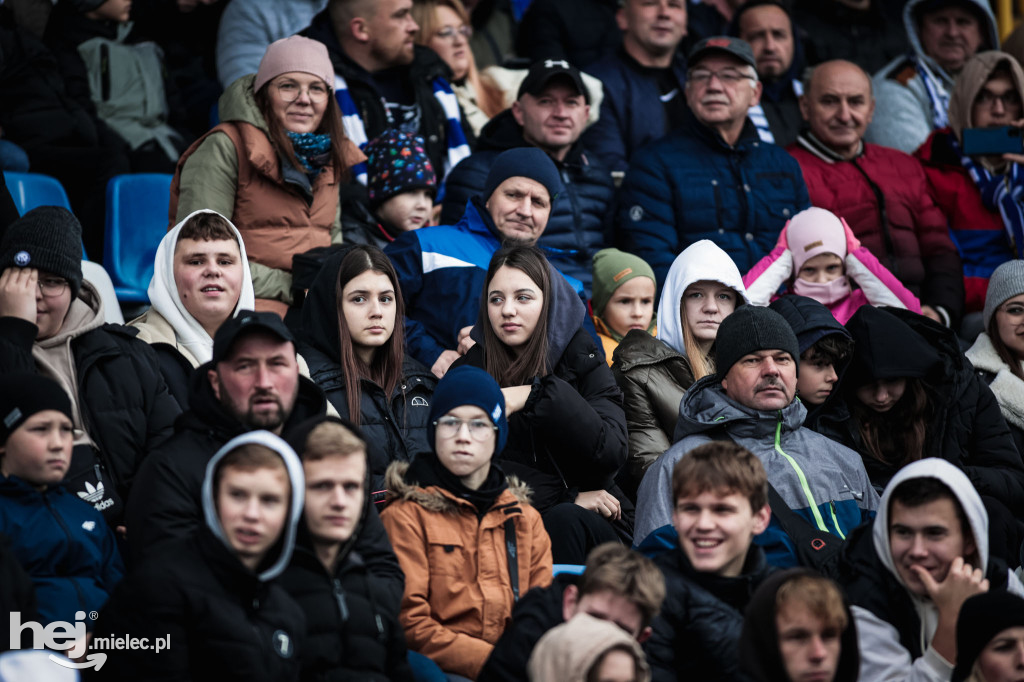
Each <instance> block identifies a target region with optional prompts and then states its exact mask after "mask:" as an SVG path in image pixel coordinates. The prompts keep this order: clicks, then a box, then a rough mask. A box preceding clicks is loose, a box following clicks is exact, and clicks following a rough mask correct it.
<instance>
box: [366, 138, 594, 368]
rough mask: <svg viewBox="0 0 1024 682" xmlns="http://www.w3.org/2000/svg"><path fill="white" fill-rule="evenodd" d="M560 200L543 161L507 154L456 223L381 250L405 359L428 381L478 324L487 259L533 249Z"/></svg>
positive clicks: (525, 150)
mask: <svg viewBox="0 0 1024 682" xmlns="http://www.w3.org/2000/svg"><path fill="white" fill-rule="evenodd" d="M561 192H562V181H561V180H560V179H559V177H558V169H557V168H555V164H554V162H553V161H552V160H551V158H550V157H549V156H548V155H547V154H545V153H544V152H543V151H541V150H540V149H538V148H536V147H519V148H517V149H510V150H509V151H507V152H503V153H501V154H499V155H498V156H497V157H496V158H495V159H494V162H493V163H492V164H491V171H490V173H488V174H487V179H486V182H485V183H484V186H483V188H482V191H481V192H480V193H479V194H477V195H476V196H474V197H472V198H471V199H470V200H469V202H468V203H467V204H466V210H465V213H463V215H462V218H461V219H459V221H458V222H457V223H455V224H454V225H435V226H433V227H426V228H420V229H419V230H412V231H410V232H406V233H404V234H402V235H401V236H400V237H399V238H398V239H396V240H395V241H393V242H392V243H391V244H389V245H388V247H387V248H386V249H385V250H384V252H385V253H386V254H388V256H389V257H390V258H391V262H392V263H394V265H395V271H396V272H397V273H398V280H399V282H400V283H401V286H402V296H403V297H404V299H405V315H406V318H405V341H406V344H407V351H408V352H409V353H412V355H413V357H415V358H416V359H417V360H419V361H420V362H422V363H423V364H425V365H427V366H429V367H430V368H431V370H432V371H433V372H434V374H436V375H437V376H439V377H440V376H443V375H444V373H445V372H447V371H448V367H449V366H450V365H451V364H452V363H453V362H455V360H456V359H458V357H459V353H458V351H457V350H456V348H457V347H458V345H459V343H460V341H461V340H462V338H463V337H465V336H467V335H468V330H467V329H466V328H467V327H468V326H470V325H472V324H473V323H474V322H476V318H477V313H478V312H479V308H480V294H481V291H482V290H483V287H484V278H485V277H486V274H487V266H488V264H489V263H490V261H491V256H493V255H494V252H495V251H497V250H498V249H499V248H501V246H502V244H503V243H506V244H507V243H509V242H515V243H520V244H536V243H537V240H538V239H539V238H540V236H541V235H542V234H543V233H544V230H545V228H546V227H547V225H548V218H549V216H550V215H551V211H552V206H553V204H554V202H555V200H556V199H557V197H558V195H559V194H560V193H561ZM567 279H570V282H572V283H573V284H574V286H575V287H576V289H577V291H579V292H582V286H581V285H580V283H579V282H578V281H576V280H573V279H571V278H567Z"/></svg>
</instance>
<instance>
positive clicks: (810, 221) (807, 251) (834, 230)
mask: <svg viewBox="0 0 1024 682" xmlns="http://www.w3.org/2000/svg"><path fill="white" fill-rule="evenodd" d="M786 243H787V244H789V251H790V253H792V254H793V270H794V271H795V272H800V268H802V267H803V265H804V263H805V262H807V261H809V260H810V259H812V258H814V257H815V256H818V255H821V254H823V253H834V254H835V255H837V256H839V257H840V258H842V259H845V258H846V231H845V230H844V229H843V223H842V221H841V220H840V219H839V218H838V217H836V215H835V214H834V213H832V212H831V211H826V210H825V209H823V208H813V207H812V208H808V209H806V210H803V211H800V212H799V213H797V214H796V215H795V216H793V218H792V220H790V221H789V224H788V225H786Z"/></svg>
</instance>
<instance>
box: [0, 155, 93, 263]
mask: <svg viewBox="0 0 1024 682" xmlns="http://www.w3.org/2000/svg"><path fill="white" fill-rule="evenodd" d="M4 183H5V184H6V185H7V192H8V193H9V194H10V195H11V199H13V200H14V206H15V208H17V209H18V214H19V215H25V214H26V213H28V212H29V211H31V210H32V209H33V208H38V207H40V206H62V207H64V208H66V209H68V210H69V211H70V210H71V202H70V201H68V193H67V192H65V191H64V185H62V184H60V180H58V179H57V178H54V177H51V176H49V175H43V174H42V173H16V172H14V171H4ZM82 260H89V258H88V256H87V255H86V253H85V244H83V245H82Z"/></svg>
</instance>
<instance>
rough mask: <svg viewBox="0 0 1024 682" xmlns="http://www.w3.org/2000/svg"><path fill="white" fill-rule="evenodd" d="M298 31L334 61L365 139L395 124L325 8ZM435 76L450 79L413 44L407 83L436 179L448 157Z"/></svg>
mask: <svg viewBox="0 0 1024 682" xmlns="http://www.w3.org/2000/svg"><path fill="white" fill-rule="evenodd" d="M300 35H304V36H306V37H307V38H312V39H313V40H318V41H320V42H321V43H323V44H324V45H326V46H327V52H328V54H329V55H330V57H331V64H333V65H334V73H335V74H337V75H339V76H341V77H342V78H344V79H345V81H346V83H348V91H349V94H351V95H352V99H353V101H355V103H356V107H357V108H358V109H359V118H360V119H362V121H363V126H364V127H365V129H366V137H367V139H369V140H372V139H373V138H375V137H377V136H378V135H380V134H381V133H382V132H384V131H385V130H387V129H388V128H393V127H395V126H394V125H393V124H391V123H389V122H388V113H387V110H386V108H385V107H384V99H383V98H382V97H381V93H380V91H379V90H378V89H377V86H376V84H375V83H374V81H373V75H372V74H370V73H369V72H368V71H367V70H366V69H364V68H363V67H361V66H359V65H358V64H356V63H355V62H354V61H352V60H351V59H350V58H349V57H348V55H346V54H345V52H344V50H342V48H341V45H340V44H339V43H338V38H337V37H336V36H335V34H334V25H333V23H332V22H331V17H330V15H329V14H328V12H327V10H326V9H325V10H324V11H322V12H320V13H319V14H317V15H316V16H315V17H313V22H312V23H311V24H310V25H309V27H307V28H305V29H303V30H302V31H300ZM435 78H444V79H445V80H449V81H450V80H451V69H449V68H448V65H447V64H445V63H444V62H443V61H442V60H441V58H440V57H439V56H437V53H436V52H434V51H433V50H431V49H430V48H428V47H422V46H420V45H417V46H416V48H415V53H414V56H413V60H412V63H411V64H410V65H409V71H408V80H409V84H410V85H411V87H412V89H413V92H414V93H415V95H414V96H415V99H416V104H418V105H419V107H420V114H421V119H420V128H419V130H418V131H417V134H418V135H420V136H421V137H423V139H424V141H425V142H426V150H427V156H428V157H430V163H431V164H433V166H434V170H435V171H436V172H437V177H438V180H440V179H441V178H442V176H443V175H444V169H445V164H446V162H447V160H448V119H447V117H446V116H445V112H444V109H443V108H442V107H441V103H440V102H438V101H437V98H436V97H434V87H433V81H434V79H435ZM466 128H467V126H463V130H466ZM467 137H469V138H471V136H467Z"/></svg>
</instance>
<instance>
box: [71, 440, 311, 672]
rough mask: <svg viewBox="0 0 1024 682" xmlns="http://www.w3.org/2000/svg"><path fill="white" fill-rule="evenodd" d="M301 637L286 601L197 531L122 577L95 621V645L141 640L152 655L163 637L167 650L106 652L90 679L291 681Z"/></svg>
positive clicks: (298, 614)
mask: <svg viewBox="0 0 1024 682" xmlns="http://www.w3.org/2000/svg"><path fill="white" fill-rule="evenodd" d="M211 454H212V453H211ZM305 630H306V622H305V617H304V616H303V614H302V611H301V609H299V607H298V605H297V604H296V603H295V602H294V601H292V599H291V597H289V596H288V595H287V593H285V591H284V590H282V589H281V588H280V587H278V586H277V585H275V584H273V583H268V582H263V581H261V580H260V579H259V577H258V576H257V575H256V574H255V573H254V572H253V571H251V570H249V569H247V568H245V567H244V566H243V565H242V563H241V561H239V559H238V557H237V556H236V555H235V554H234V553H233V552H231V551H230V550H229V549H228V548H227V547H226V546H225V544H224V543H223V542H221V541H220V540H218V539H217V538H216V537H214V535H213V533H212V532H211V531H210V530H209V529H208V528H207V527H206V526H205V525H204V526H203V527H202V528H200V529H198V532H197V533H195V534H194V535H193V536H192V537H187V538H182V539H178V540H175V541H173V542H171V543H168V544H167V545H165V546H163V547H161V551H160V552H158V553H156V554H154V555H153V556H152V557H149V558H148V559H147V561H146V562H144V563H143V564H142V565H141V566H139V567H137V568H136V570H135V571H134V572H132V573H131V574H129V577H128V578H126V579H125V580H124V581H123V582H122V583H121V585H120V586H119V587H118V589H117V590H115V592H114V595H113V596H112V597H111V598H110V601H108V602H107V605H106V606H105V607H104V608H103V610H102V612H101V613H100V617H99V619H98V620H97V621H96V628H95V631H94V635H95V636H96V637H112V636H125V635H130V636H131V637H148V638H149V642H150V646H151V647H152V646H154V643H155V642H156V640H157V638H162V637H167V636H169V637H170V646H169V647H168V648H167V649H166V650H165V651H161V652H160V653H159V654H156V653H154V652H153V651H152V650H117V651H113V652H111V653H110V654H109V657H108V659H107V662H106V665H104V666H103V669H102V672H99V673H97V672H95V671H93V679H98V680H140V681H141V680H153V679H167V680H189V681H190V682H201V681H203V680H210V681H211V682H214V681H216V682H227V681H228V680H239V681H242V680H244V681H245V682H259V681H260V680H266V681H267V682H285V681H288V680H297V679H298V673H299V661H300V660H301V656H302V655H303V654H302V641H303V638H304V635H305ZM87 679H88V678H87Z"/></svg>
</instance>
